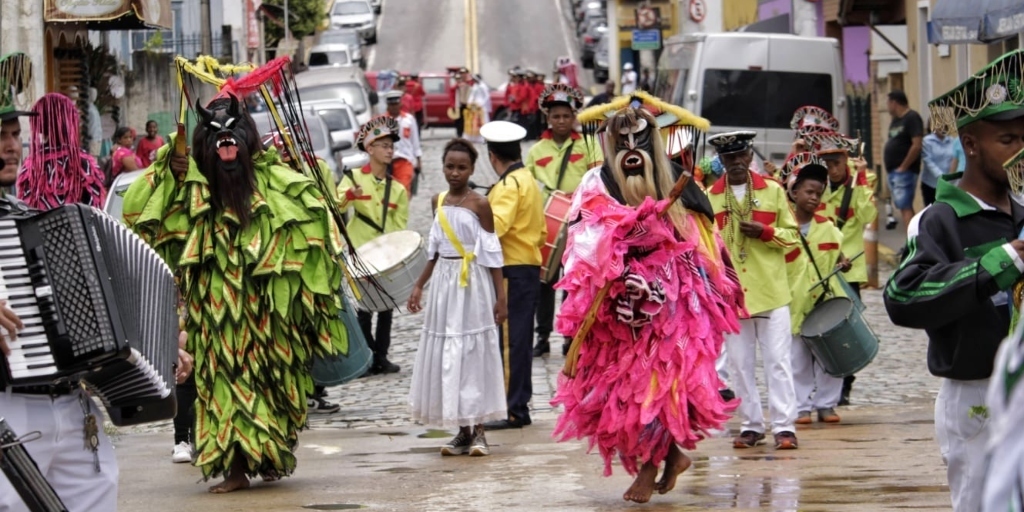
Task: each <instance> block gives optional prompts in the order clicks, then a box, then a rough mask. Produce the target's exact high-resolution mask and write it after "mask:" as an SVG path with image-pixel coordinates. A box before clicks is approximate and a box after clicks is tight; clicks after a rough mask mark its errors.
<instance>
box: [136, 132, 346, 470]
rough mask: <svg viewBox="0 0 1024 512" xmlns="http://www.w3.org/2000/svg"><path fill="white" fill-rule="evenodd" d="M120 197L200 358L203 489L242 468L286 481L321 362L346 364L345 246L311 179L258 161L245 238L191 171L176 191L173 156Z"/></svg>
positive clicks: (162, 156)
mask: <svg viewBox="0 0 1024 512" xmlns="http://www.w3.org/2000/svg"><path fill="white" fill-rule="evenodd" d="M171 139H172V140H171V141H170V142H169V144H168V145H165V146H164V147H162V148H160V150H159V151H158V152H157V158H156V161H155V162H154V164H153V166H151V167H150V168H149V169H148V170H147V171H146V172H145V174H144V175H143V176H141V177H140V178H139V179H137V180H136V181H135V182H134V183H133V184H132V185H131V187H130V188H129V189H128V191H127V193H126V194H125V197H124V218H125V222H126V223H127V225H128V226H130V227H131V228H132V229H133V230H134V231H135V232H136V233H138V234H139V236H141V237H142V238H143V239H144V240H146V242H148V243H149V244H150V245H151V246H152V247H153V249H155V250H156V251H157V253H158V254H160V256H161V257H162V258H163V259H164V261H166V262H167V264H168V265H169V266H170V267H171V268H172V269H174V270H175V273H176V275H177V277H178V279H179V286H180V288H181V291H182V296H183V297H184V298H185V303H186V304H185V305H186V308H187V317H186V320H185V326H186V327H185V329H186V330H187V331H188V351H189V353H191V354H192V355H193V356H194V357H195V381H196V389H197V392H198V398H197V402H196V425H195V441H196V450H197V453H198V458H197V460H196V465H197V466H199V467H200V468H202V471H203V476H204V477H205V478H207V479H209V478H211V477H216V476H218V475H220V474H222V473H226V472H227V471H228V470H229V469H230V468H231V466H232V463H233V461H234V458H235V457H238V456H242V457H245V462H246V467H247V471H246V473H247V474H248V475H249V476H255V475H257V474H259V475H273V476H286V475H288V474H290V473H291V472H292V471H293V470H294V469H295V465H296V461H295V455H294V453H293V451H292V450H293V449H294V448H295V444H296V441H297V439H298V436H297V433H298V431H299V430H300V429H302V428H303V426H304V425H305V424H306V399H307V397H308V396H309V395H311V394H312V392H313V380H312V378H311V377H310V373H309V372H310V367H311V365H312V358H313V356H314V355H328V354H334V353H337V352H340V353H342V354H347V353H348V340H347V336H346V331H345V326H344V324H343V323H342V321H341V319H340V317H339V312H340V308H341V301H340V298H339V295H338V293H337V290H339V289H340V287H341V279H342V273H343V270H342V267H341V263H340V261H341V257H342V247H343V246H342V242H341V234H340V232H339V231H338V227H337V225H336V224H335V222H334V220H333V218H332V217H331V215H330V214H329V212H328V210H327V208H326V206H325V203H324V199H323V196H322V194H321V192H320V190H319V189H318V188H317V187H316V186H315V184H314V182H313V180H312V179H310V178H308V177H306V176H304V175H302V174H299V173H297V172H295V171H294V170H292V169H291V168H289V167H285V166H283V165H282V164H281V163H280V159H279V158H278V156H277V152H276V151H275V150H274V149H270V150H268V151H265V152H261V153H259V154H256V155H254V156H253V163H254V167H255V183H256V186H255V192H254V195H253V198H252V206H251V212H252V214H251V221H250V223H249V225H248V226H247V227H245V228H244V229H243V228H241V227H240V224H239V222H238V219H237V217H236V216H235V215H234V214H233V213H232V211H231V210H230V209H228V210H226V211H224V212H215V211H214V209H213V208H212V206H211V204H210V188H209V185H208V182H207V180H206V178H205V177H204V176H203V174H202V173H201V172H199V169H198V168H197V167H196V164H195V161H193V160H192V159H191V158H190V159H189V160H190V162H189V170H188V173H187V174H186V176H185V178H184V180H183V181H182V182H181V183H179V182H178V181H177V180H176V179H175V177H174V175H173V173H172V172H171V170H170V166H169V161H170V159H169V158H168V157H169V155H167V153H168V152H169V151H171V150H172V148H173V145H174V141H173V139H174V137H173V136H172V137H171Z"/></svg>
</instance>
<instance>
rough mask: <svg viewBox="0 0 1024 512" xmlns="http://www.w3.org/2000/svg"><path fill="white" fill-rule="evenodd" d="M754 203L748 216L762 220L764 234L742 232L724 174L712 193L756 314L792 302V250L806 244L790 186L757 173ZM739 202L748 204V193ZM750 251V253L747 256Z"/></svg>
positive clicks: (749, 305) (749, 308) (751, 309)
mask: <svg viewBox="0 0 1024 512" xmlns="http://www.w3.org/2000/svg"><path fill="white" fill-rule="evenodd" d="M750 180H751V187H752V190H751V193H752V194H753V208H752V210H751V211H750V213H749V214H748V215H747V217H746V218H745V219H742V220H751V221H756V222H760V223H761V224H763V225H764V231H763V232H762V233H761V236H760V237H759V238H749V237H746V236H744V235H743V234H741V233H740V232H739V229H738V226H737V225H736V224H733V223H734V222H735V223H737V224H738V222H739V219H736V216H735V215H733V216H730V215H729V213H728V212H727V211H726V208H725V197H726V194H727V193H729V192H730V191H728V189H727V188H726V187H727V182H728V179H727V178H725V177H723V178H722V179H719V180H718V181H716V182H715V184H714V185H713V186H712V187H711V189H710V190H708V199H709V200H710V201H711V207H712V208H713V209H714V211H715V221H716V224H718V229H719V230H720V231H721V232H722V238H723V239H724V240H725V245H726V247H727V248H728V249H729V253H730V255H731V256H732V263H733V266H735V267H736V273H737V274H739V277H740V284H741V285H742V286H743V294H744V297H745V301H746V306H747V311H748V312H750V314H751V315H754V314H757V313H763V312H765V311H771V310H773V309H776V308H780V307H782V306H785V305H787V304H789V302H790V300H791V298H792V296H791V294H790V291H789V279H788V278H787V277H786V273H785V272H783V271H782V269H784V268H786V253H787V252H789V251H791V250H792V249H793V248H794V247H797V246H798V245H799V244H800V237H799V236H798V235H797V225H796V220H795V219H794V218H793V212H792V211H791V210H790V209H789V202H788V201H787V199H786V192H785V191H783V190H782V186H781V185H779V184H778V183H777V182H775V181H773V180H767V179H765V178H763V177H762V176H760V175H758V174H756V173H751V174H750ZM739 203H740V204H741V205H742V204H747V199H746V197H744V198H743V199H741V200H740V201H739ZM730 232H731V233H730ZM744 256H745V257H744Z"/></svg>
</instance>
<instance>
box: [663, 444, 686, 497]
mask: <svg viewBox="0 0 1024 512" xmlns="http://www.w3.org/2000/svg"><path fill="white" fill-rule="evenodd" d="M690 464H693V461H692V460H690V458H689V457H687V456H686V454H685V453H683V452H682V451H681V450H680V449H679V447H678V446H675V445H673V446H672V447H671V448H669V450H668V456H666V457H665V471H664V472H663V473H662V474H661V479H660V480H658V484H657V485H656V486H655V488H657V489H658V494H665V493H667V492H669V491H671V490H672V489H674V488H675V486H676V478H677V477H678V476H679V475H680V474H682V473H683V471H686V470H687V469H689V468H690Z"/></svg>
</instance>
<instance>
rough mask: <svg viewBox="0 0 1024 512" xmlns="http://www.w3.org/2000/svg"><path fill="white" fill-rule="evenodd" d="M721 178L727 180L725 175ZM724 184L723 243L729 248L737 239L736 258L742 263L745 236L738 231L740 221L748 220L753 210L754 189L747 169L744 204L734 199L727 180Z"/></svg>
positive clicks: (744, 253) (745, 257)
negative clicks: (725, 218)
mask: <svg viewBox="0 0 1024 512" xmlns="http://www.w3.org/2000/svg"><path fill="white" fill-rule="evenodd" d="M723 179H726V180H728V178H725V177H723ZM725 184H726V187H725V212H726V214H727V215H728V217H727V220H726V230H725V244H726V246H727V247H730V248H732V247H735V245H734V244H735V243H736V240H737V239H739V247H738V249H739V251H738V252H739V254H737V258H738V259H739V261H740V262H741V263H742V262H744V261H747V237H746V236H744V235H743V233H740V222H742V221H744V220H750V213H751V212H752V211H753V210H754V190H753V186H752V185H751V179H750V174H749V171H748V174H747V182H746V193H744V194H743V199H744V205H743V206H742V207H741V206H740V203H739V200H737V199H736V195H735V194H733V192H732V185H729V182H728V181H726V182H725Z"/></svg>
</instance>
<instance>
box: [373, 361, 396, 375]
mask: <svg viewBox="0 0 1024 512" xmlns="http://www.w3.org/2000/svg"><path fill="white" fill-rule="evenodd" d="M401 369H402V368H401V367H400V366H398V365H397V364H395V363H392V362H391V361H388V360H387V359H381V360H379V361H377V362H375V363H373V368H371V369H370V371H372V372H373V373H375V374H379V373H398V371H399V370H401Z"/></svg>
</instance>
